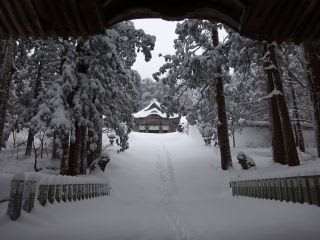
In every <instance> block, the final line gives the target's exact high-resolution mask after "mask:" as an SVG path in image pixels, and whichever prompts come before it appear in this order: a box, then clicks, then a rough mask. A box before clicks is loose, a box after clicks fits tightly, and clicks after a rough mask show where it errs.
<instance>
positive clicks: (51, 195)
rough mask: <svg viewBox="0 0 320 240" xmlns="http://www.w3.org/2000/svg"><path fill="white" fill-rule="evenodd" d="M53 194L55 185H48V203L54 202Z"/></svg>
mask: <svg viewBox="0 0 320 240" xmlns="http://www.w3.org/2000/svg"><path fill="white" fill-rule="evenodd" d="M55 192H56V185H52V184H51V185H49V189H48V201H49V203H51V204H52V203H53V202H54V196H55Z"/></svg>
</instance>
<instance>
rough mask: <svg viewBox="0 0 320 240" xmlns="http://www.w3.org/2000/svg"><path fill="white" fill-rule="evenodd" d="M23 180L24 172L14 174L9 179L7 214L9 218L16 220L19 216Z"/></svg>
mask: <svg viewBox="0 0 320 240" xmlns="http://www.w3.org/2000/svg"><path fill="white" fill-rule="evenodd" d="M24 181H25V175H24V173H19V174H16V175H15V176H14V177H13V179H12V180H11V189H10V199H9V204H8V209H7V215H8V216H9V217H10V219H11V220H17V219H18V218H19V217H20V214H21V205H22V196H23V189H24Z"/></svg>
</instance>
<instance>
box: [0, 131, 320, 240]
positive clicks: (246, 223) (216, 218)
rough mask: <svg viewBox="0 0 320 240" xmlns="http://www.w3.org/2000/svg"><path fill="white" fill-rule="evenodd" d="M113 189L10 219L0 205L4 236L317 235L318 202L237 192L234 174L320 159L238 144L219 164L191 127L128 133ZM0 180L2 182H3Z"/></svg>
mask: <svg viewBox="0 0 320 240" xmlns="http://www.w3.org/2000/svg"><path fill="white" fill-rule="evenodd" d="M107 150H108V151H109V153H110V155H111V162H110V163H109V165H108V166H107V170H106V174H107V175H108V177H109V179H110V182H111V186H112V190H111V196H109V197H103V198H98V199H94V200H87V201H81V202H76V203H60V204H53V205H50V206H47V207H45V208H43V207H41V206H39V205H36V207H35V209H34V211H33V212H32V213H30V214H27V213H22V217H21V218H19V219H18V220H17V221H15V222H12V221H10V220H9V219H8V217H7V216H6V215H5V211H6V204H1V205H0V215H1V216H0V236H1V239H25V240H28V239H30V240H31V239H32V240H35V239H48V240H51V239H54V240H56V239H69V240H72V239H76V240H82V239H83V240H87V239H91V240H94V239H101V240H102V239H103V240H106V239H111V240H113V239H116V240H117V239H119V240H120V239H128V240H129V239H139V240H140V239H156V240H157V239H159V240H160V239H161V240H163V239H172V240H174V239H175V240H182V239H186V240H188V239H194V240H196V239H200V240H201V239H208V240H209V239H210V240H211V239H217V240H224V239H226V240H229V239H230V240H231V239H232V240H233V239H237V240H242V239H243V240H250V239H252V240H253V239H254V240H260V239H281V240H286V239H290V240H295V239H299V240H300V239H310V240H312V239H319V238H320V229H319V219H320V208H319V207H316V206H311V205H308V204H302V205H301V204H293V203H284V202H278V201H271V200H258V199H253V198H246V197H232V196H231V191H230V189H229V179H230V177H236V176H246V175H248V176H251V175H259V174H262V173H264V174H268V173H270V174H272V173H274V172H275V170H276V169H277V171H278V173H279V172H280V171H281V173H288V172H292V171H296V172H298V171H299V169H300V170H301V171H305V170H309V169H311V168H317V167H318V166H319V165H320V163H319V160H313V159H312V157H310V156H309V155H303V156H302V155H301V157H302V159H303V166H302V167H298V168H294V169H295V170H292V169H293V168H289V167H285V166H279V165H277V164H273V163H272V160H271V151H270V149H268V148H245V149H244V148H241V147H240V148H237V149H234V151H233V153H232V154H233V160H234V166H235V167H234V169H233V170H230V171H222V170H221V169H220V157H219V149H218V148H214V147H208V146H205V145H204V143H203V140H202V139H201V137H200V135H199V134H198V132H197V130H196V129H195V128H194V127H190V134H189V135H186V134H181V133H170V134H146V133H131V134H130V148H129V149H128V150H127V151H125V152H123V153H120V154H117V153H116V150H117V149H116V147H113V148H107ZM240 150H242V151H244V152H246V153H248V154H249V155H250V156H251V157H252V158H253V159H254V160H255V161H256V164H257V170H252V171H251V170H249V171H244V170H241V169H240V166H239V165H238V164H237V162H236V158H235V155H236V153H237V151H240ZM0 187H1V188H2V186H0Z"/></svg>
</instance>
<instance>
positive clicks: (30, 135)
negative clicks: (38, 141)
mask: <svg viewBox="0 0 320 240" xmlns="http://www.w3.org/2000/svg"><path fill="white" fill-rule="evenodd" d="M33 139H34V135H33V132H32V129H31V128H29V133H28V139H27V147H26V152H25V154H24V155H25V156H31V152H32V143H33Z"/></svg>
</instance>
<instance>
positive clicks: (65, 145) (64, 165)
mask: <svg viewBox="0 0 320 240" xmlns="http://www.w3.org/2000/svg"><path fill="white" fill-rule="evenodd" d="M61 143H62V156H61V163H60V174H61V175H68V174H69V133H68V134H65V133H63V134H62V139H61Z"/></svg>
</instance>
